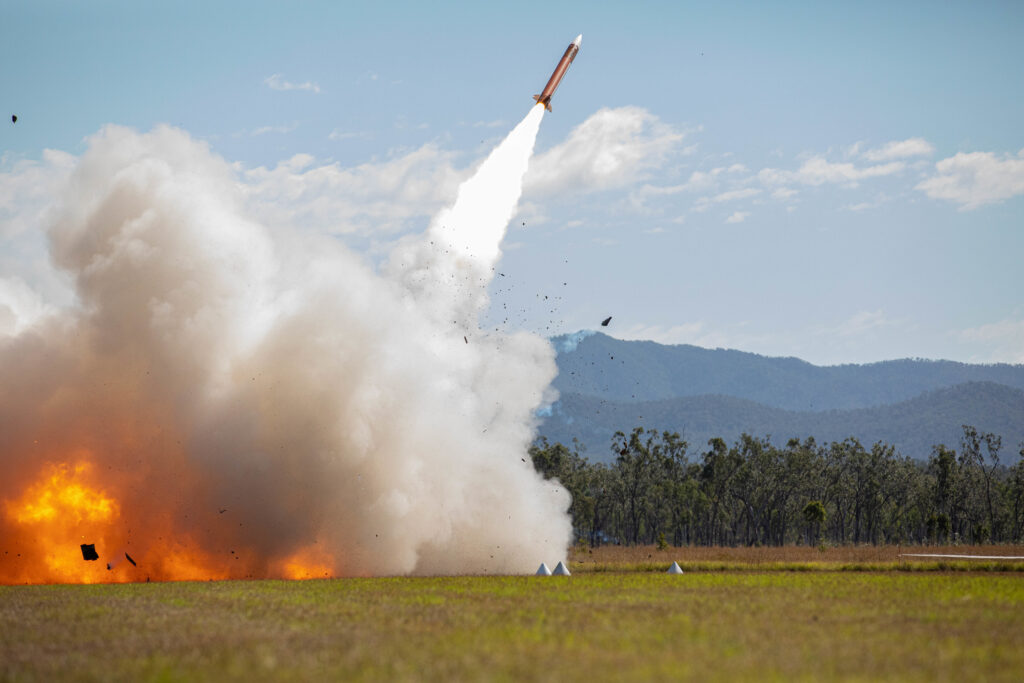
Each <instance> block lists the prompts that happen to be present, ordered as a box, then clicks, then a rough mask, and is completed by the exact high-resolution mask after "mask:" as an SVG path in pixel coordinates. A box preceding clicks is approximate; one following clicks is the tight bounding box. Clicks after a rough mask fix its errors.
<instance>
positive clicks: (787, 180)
mask: <svg viewBox="0 0 1024 683" xmlns="http://www.w3.org/2000/svg"><path fill="white" fill-rule="evenodd" d="M904 168H906V164H904V163H903V162H902V161H891V162H889V163H887V164H878V165H876V166H863V167H857V166H855V165H854V164H852V163H848V162H841V163H836V162H832V161H828V160H827V159H825V158H824V157H820V156H815V157H811V158H810V159H808V160H807V161H805V162H804V163H803V165H801V166H800V169H799V170H797V171H786V170H781V169H777V168H764V169H761V171H760V172H759V173H758V174H757V177H758V179H759V180H760V181H761V182H762V183H764V184H765V185H784V184H792V183H800V184H803V185H815V186H816V185H824V184H826V183H835V184H842V185H849V186H851V187H856V186H857V183H858V182H859V181H861V180H864V179H865V178H875V177H879V176H887V175H892V174H894V173H899V172H900V171H902V170H903V169H904Z"/></svg>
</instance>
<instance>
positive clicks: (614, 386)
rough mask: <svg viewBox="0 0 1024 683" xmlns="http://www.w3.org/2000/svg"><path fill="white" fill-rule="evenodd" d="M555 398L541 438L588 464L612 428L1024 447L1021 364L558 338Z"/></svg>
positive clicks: (1009, 455) (923, 454)
mask: <svg viewBox="0 0 1024 683" xmlns="http://www.w3.org/2000/svg"><path fill="white" fill-rule="evenodd" d="M551 341H552V344H553V345H554V347H555V349H556V350H557V352H558V356H557V363H558V369H559V374H558V377H557V378H556V379H555V381H554V383H553V384H554V387H555V388H556V389H558V391H559V393H560V397H559V399H558V401H557V402H555V403H554V404H553V405H552V406H551V408H550V410H549V411H547V412H546V414H544V415H543V416H542V422H541V425H540V430H539V434H540V436H544V437H546V438H547V439H548V440H549V441H552V442H554V441H560V442H562V443H565V444H569V443H571V442H572V441H573V439H576V440H577V441H578V442H579V443H580V444H581V445H583V447H584V448H585V453H586V455H587V456H588V457H589V458H590V459H591V460H594V461H604V462H609V461H611V460H613V459H614V454H613V453H612V452H611V450H610V441H611V437H612V435H613V434H614V433H615V432H616V431H623V432H627V433H628V432H629V431H630V430H632V429H633V428H634V427H644V428H648V429H655V430H658V431H665V430H667V431H676V432H679V433H680V434H681V435H682V436H683V437H684V438H685V439H686V440H687V441H688V442H689V443H690V446H691V453H694V452H699V451H700V450H702V449H703V448H704V447H705V446H706V444H707V440H708V439H710V438H712V437H716V436H717V437H722V438H723V439H725V440H726V441H727V442H729V443H731V442H732V441H734V440H735V439H736V438H738V437H739V436H740V435H741V434H742V433H744V432H746V433H748V434H751V435H754V436H760V437H770V438H771V440H772V442H773V443H776V444H778V445H784V444H785V443H786V442H787V441H788V440H789V439H790V438H799V439H801V440H803V439H805V438H807V437H809V436H813V437H814V438H815V440H817V441H818V443H825V442H828V441H841V440H843V439H845V438H848V437H855V438H857V439H859V440H860V441H861V442H862V443H864V444H865V445H868V446H870V444H873V443H875V442H876V441H883V442H885V443H888V444H892V445H894V446H896V448H897V450H899V451H900V452H901V453H903V454H904V455H909V456H911V457H914V458H918V459H926V458H927V457H928V455H929V454H930V453H931V451H932V446H933V445H935V444H940V443H941V444H945V445H947V446H949V447H952V448H956V447H957V446H958V444H959V436H960V433H961V425H964V424H970V425H973V426H975V427H977V428H978V429H979V430H981V431H986V432H992V433H994V434H998V435H1000V436H1001V437H1002V439H1003V450H1002V455H1003V460H1004V462H1015V461H1016V457H1017V452H1018V450H1019V449H1020V447H1021V446H1020V445H1019V444H1024V365H1009V364H993V365H979V364H968V363H957V362H953V361H932V360H921V359H904V360H894V361H885V362H880V363H871V364H865V365H852V364H851V365H838V366H816V365H812V364H810V363H807V362H805V361H802V360H800V359H797V358H773V357H766V356H760V355H758V354H754V353H747V352H743V351H735V350H728V349H704V348H700V347H697V346H690V345H673V346H667V345H662V344H658V343H655V342H651V341H623V340H619V339H615V338H613V337H609V336H607V335H605V334H601V333H590V332H579V333H576V334H572V335H562V336H560V337H555V338H553V339H552V340H551Z"/></svg>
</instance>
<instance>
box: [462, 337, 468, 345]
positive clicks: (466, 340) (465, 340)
mask: <svg viewBox="0 0 1024 683" xmlns="http://www.w3.org/2000/svg"><path fill="white" fill-rule="evenodd" d="M462 341H464V342H466V343H467V344H468V343H469V340H468V339H466V337H465V336H463V337H462Z"/></svg>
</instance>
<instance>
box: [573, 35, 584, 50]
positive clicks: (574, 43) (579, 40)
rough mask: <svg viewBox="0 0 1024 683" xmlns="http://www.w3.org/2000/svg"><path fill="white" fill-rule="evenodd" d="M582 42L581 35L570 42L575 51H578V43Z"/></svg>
mask: <svg viewBox="0 0 1024 683" xmlns="http://www.w3.org/2000/svg"><path fill="white" fill-rule="evenodd" d="M582 42H583V34H582V33H581V34H579V35H578V36H576V40H574V41H572V44H573V45H575V46H576V49H577V50H578V49H580V43H582Z"/></svg>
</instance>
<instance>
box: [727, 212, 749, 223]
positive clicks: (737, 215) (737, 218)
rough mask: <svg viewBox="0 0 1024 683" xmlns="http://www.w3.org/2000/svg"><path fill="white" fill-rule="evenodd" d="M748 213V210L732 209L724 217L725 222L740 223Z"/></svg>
mask: <svg viewBox="0 0 1024 683" xmlns="http://www.w3.org/2000/svg"><path fill="white" fill-rule="evenodd" d="M749 215H750V212H749V211H734V212H733V213H732V215H731V216H729V217H728V218H726V219H725V222H726V223H742V222H743V221H745V220H747V216H749Z"/></svg>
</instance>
